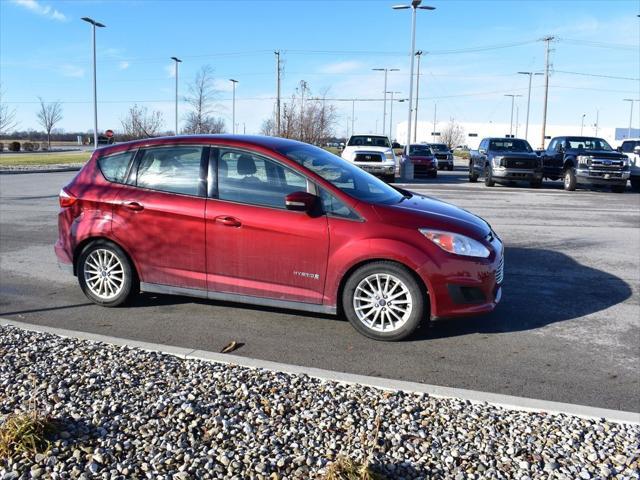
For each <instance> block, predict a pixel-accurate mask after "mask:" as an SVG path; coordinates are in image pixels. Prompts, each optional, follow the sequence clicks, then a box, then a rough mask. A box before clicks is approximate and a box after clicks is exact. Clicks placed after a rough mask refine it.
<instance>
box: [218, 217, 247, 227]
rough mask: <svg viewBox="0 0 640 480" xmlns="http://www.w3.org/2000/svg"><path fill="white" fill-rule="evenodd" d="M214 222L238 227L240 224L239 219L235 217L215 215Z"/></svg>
mask: <svg viewBox="0 0 640 480" xmlns="http://www.w3.org/2000/svg"><path fill="white" fill-rule="evenodd" d="M216 223H220V224H222V225H224V226H226V227H239V226H241V225H242V223H240V220H238V219H237V218H235V217H216Z"/></svg>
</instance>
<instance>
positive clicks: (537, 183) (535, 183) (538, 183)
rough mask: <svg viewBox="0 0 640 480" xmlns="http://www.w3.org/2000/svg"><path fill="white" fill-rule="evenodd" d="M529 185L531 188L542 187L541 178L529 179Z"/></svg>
mask: <svg viewBox="0 0 640 480" xmlns="http://www.w3.org/2000/svg"><path fill="white" fill-rule="evenodd" d="M529 186H530V187H531V188H542V179H540V180H531V182H529Z"/></svg>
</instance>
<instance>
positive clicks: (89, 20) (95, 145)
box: [82, 17, 106, 148]
mask: <svg viewBox="0 0 640 480" xmlns="http://www.w3.org/2000/svg"><path fill="white" fill-rule="evenodd" d="M82 20H84V21H85V22H87V23H90V24H91V25H92V28H91V32H92V33H91V38H92V49H93V148H98V87H97V80H96V27H98V28H105V27H106V25H105V24H103V23H100V22H96V21H95V20H93V19H92V18H89V17H82Z"/></svg>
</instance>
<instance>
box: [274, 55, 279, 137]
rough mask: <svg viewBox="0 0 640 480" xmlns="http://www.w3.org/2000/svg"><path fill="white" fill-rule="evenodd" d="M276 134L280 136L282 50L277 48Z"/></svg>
mask: <svg viewBox="0 0 640 480" xmlns="http://www.w3.org/2000/svg"><path fill="white" fill-rule="evenodd" d="M273 53H275V55H276V136H278V137H279V136H280V50H276V51H275V52H273Z"/></svg>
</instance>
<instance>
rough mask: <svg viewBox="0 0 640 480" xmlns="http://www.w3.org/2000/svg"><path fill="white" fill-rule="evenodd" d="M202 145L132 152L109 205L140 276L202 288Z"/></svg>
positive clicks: (118, 234)
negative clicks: (132, 158)
mask: <svg viewBox="0 0 640 480" xmlns="http://www.w3.org/2000/svg"><path fill="white" fill-rule="evenodd" d="M207 151H208V149H207V148H204V147H200V146H190V145H183V146H169V147H153V148H147V149H143V150H141V151H140V152H139V153H138V156H137V158H136V161H135V162H134V165H133V167H132V172H131V175H130V177H129V181H128V183H129V185H123V186H122V187H121V189H120V192H119V195H118V199H117V202H116V204H115V206H114V211H113V222H112V228H113V234H114V236H115V237H116V238H117V240H118V242H119V243H121V244H122V245H123V246H124V248H125V249H126V250H127V251H128V252H129V253H130V254H131V256H132V257H133V260H134V263H135V264H136V267H137V269H138V273H139V275H140V281H141V282H146V283H153V284H160V285H169V286H174V287H183V288H191V289H199V290H203V291H205V290H206V288H207V287H206V278H205V250H204V236H205V222H204V211H205V203H206V199H205V196H206V191H205V190H206V189H205V188H204V184H203V181H202V179H201V173H200V172H201V171H202V170H203V168H201V165H202V164H203V162H205V159H204V158H203V157H204V155H205V154H206V152H207Z"/></svg>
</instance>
